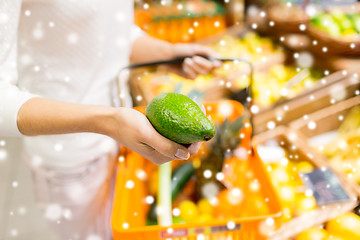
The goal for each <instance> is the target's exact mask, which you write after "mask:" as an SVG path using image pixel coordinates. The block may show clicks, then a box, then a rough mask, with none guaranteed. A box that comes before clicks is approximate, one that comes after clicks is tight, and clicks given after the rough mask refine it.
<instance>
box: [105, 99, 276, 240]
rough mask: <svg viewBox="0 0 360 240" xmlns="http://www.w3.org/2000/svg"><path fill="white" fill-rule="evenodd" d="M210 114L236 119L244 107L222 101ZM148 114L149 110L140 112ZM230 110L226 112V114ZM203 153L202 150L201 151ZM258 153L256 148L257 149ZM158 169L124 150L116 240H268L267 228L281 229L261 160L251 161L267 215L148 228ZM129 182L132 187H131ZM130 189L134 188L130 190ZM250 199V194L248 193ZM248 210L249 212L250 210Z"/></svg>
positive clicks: (210, 108) (115, 220) (115, 209)
mask: <svg viewBox="0 0 360 240" xmlns="http://www.w3.org/2000/svg"><path fill="white" fill-rule="evenodd" d="M205 107H206V109H207V114H209V115H211V116H212V119H213V120H217V119H219V120H220V121H221V119H224V118H229V119H234V118H236V117H238V116H241V115H242V114H243V113H244V109H243V107H242V104H240V103H239V102H236V101H231V100H222V101H218V102H215V103H209V104H205ZM136 109H137V110H139V111H141V112H144V110H145V107H139V108H136ZM224 109H226V111H224ZM200 151H201V150H200ZM255 153H256V148H255ZM154 169H155V165H154V164H152V163H151V162H150V161H148V160H146V159H145V158H143V157H141V156H140V155H139V154H137V153H135V152H132V151H131V150H129V149H125V148H123V149H122V152H121V154H120V155H119V161H118V172H117V177H116V187H115V195H114V204H113V211H112V219H111V224H112V229H113V237H114V240H120V239H121V240H122V239H132V240H140V239H141V240H161V239H178V240H192V239H194V240H195V239H204V240H205V239H207V240H213V239H238V240H240V239H246V240H252V239H253V240H255V239H256V240H261V239H267V237H268V236H267V235H266V234H267V233H268V232H266V231H265V232H266V233H265V232H264V227H265V228H266V226H267V225H271V226H278V225H279V224H280V221H281V212H282V208H281V204H280V201H279V199H278V196H277V195H276V192H275V190H274V188H273V186H272V184H271V180H270V178H269V176H268V173H267V171H266V169H265V167H264V165H263V163H262V161H261V160H260V158H259V157H258V155H257V154H254V157H253V159H252V160H251V161H249V169H250V170H251V171H253V172H254V174H255V177H256V178H257V179H258V181H259V184H260V185H261V195H262V196H263V198H264V199H266V201H267V202H266V203H267V206H266V207H267V209H268V211H267V214H264V215H259V214H256V213H254V215H253V216H249V217H245V218H238V219H223V220H220V219H219V220H211V221H209V222H205V223H185V224H173V225H172V226H171V227H161V226H158V225H156V226H146V215H147V211H148V209H149V207H150V205H149V204H147V203H146V197H147V196H148V190H147V189H146V186H147V185H146V181H147V179H146V176H150V174H151V171H153V170H154ZM129 181H130V182H131V184H129ZM129 186H130V187H129ZM244 196H245V198H246V192H245V193H244ZM247 210H248V209H247Z"/></svg>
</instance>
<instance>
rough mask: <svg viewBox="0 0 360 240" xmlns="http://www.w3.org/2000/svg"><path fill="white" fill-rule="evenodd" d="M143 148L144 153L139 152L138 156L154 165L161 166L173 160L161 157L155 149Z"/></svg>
mask: <svg viewBox="0 0 360 240" xmlns="http://www.w3.org/2000/svg"><path fill="white" fill-rule="evenodd" d="M145 148H146V149H144V151H143V152H141V153H140V154H141V155H142V156H143V157H145V158H146V159H148V160H150V161H151V162H153V163H155V164H156V165H161V164H164V163H167V162H170V161H172V160H174V159H172V158H169V157H166V156H164V155H162V154H161V153H159V152H157V151H156V150H155V149H153V148H151V147H150V146H145Z"/></svg>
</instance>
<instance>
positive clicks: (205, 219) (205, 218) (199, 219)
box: [192, 213, 213, 223]
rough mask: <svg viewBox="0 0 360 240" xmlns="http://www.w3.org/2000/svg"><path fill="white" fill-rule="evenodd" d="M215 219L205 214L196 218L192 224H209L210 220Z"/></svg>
mask: <svg viewBox="0 0 360 240" xmlns="http://www.w3.org/2000/svg"><path fill="white" fill-rule="evenodd" d="M212 219H213V216H212V215H211V214H209V213H203V214H200V215H198V216H197V217H196V218H194V219H193V220H192V222H196V223H204V222H208V221H210V220H212Z"/></svg>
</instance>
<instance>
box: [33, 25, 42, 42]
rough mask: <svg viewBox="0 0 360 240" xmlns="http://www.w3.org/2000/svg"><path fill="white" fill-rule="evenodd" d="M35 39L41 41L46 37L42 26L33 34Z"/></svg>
mask: <svg viewBox="0 0 360 240" xmlns="http://www.w3.org/2000/svg"><path fill="white" fill-rule="evenodd" d="M32 35H33V38H34V39H36V40H40V39H42V38H43V37H44V31H43V29H42V28H41V26H38V27H37V28H35V29H34V30H33V32H32Z"/></svg>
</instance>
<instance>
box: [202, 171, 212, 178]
mask: <svg viewBox="0 0 360 240" xmlns="http://www.w3.org/2000/svg"><path fill="white" fill-rule="evenodd" d="M203 174H204V177H205V178H207V179H209V178H211V176H212V172H211V170H209V169H207V170H205V171H204V173H203Z"/></svg>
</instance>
